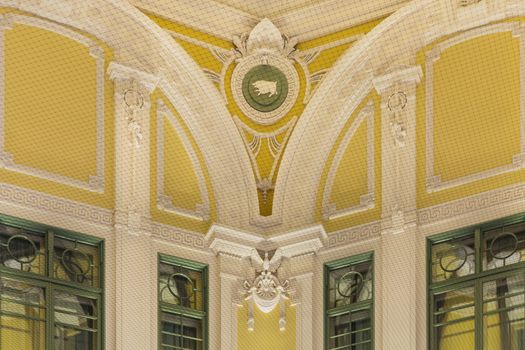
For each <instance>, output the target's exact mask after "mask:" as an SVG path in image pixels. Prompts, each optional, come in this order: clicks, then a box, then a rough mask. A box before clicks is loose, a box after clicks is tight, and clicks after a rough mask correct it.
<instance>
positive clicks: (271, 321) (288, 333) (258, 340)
mask: <svg viewBox="0 0 525 350" xmlns="http://www.w3.org/2000/svg"><path fill="white" fill-rule="evenodd" d="M237 322H238V324H237V335H238V336H237V348H238V349H239V350H267V349H272V350H293V349H295V348H296V344H295V341H296V340H295V339H296V327H295V325H296V309H295V307H293V306H290V303H289V302H287V306H286V328H285V330H282V331H281V330H280V329H279V305H277V306H276V307H275V309H273V310H272V312H270V313H268V314H266V313H264V312H262V311H260V310H259V309H258V308H257V307H254V322H255V326H254V330H253V331H249V330H248V326H247V322H248V306H247V305H246V303H245V305H244V306H243V307H242V308H239V309H238V311H237Z"/></svg>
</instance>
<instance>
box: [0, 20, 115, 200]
mask: <svg viewBox="0 0 525 350" xmlns="http://www.w3.org/2000/svg"><path fill="white" fill-rule="evenodd" d="M0 21H2V27H1V28H0V79H1V83H0V84H2V86H1V89H0V168H4V169H7V170H11V171H14V172H19V173H22V174H25V175H29V176H34V177H38V178H41V179H45V180H48V181H52V182H56V183H60V184H63V185H66V186H72V187H77V188H80V189H83V190H88V191H92V192H97V193H104V160H105V159H104V148H105V143H104V84H105V81H104V50H103V49H102V48H101V47H100V46H98V44H97V43H96V42H95V41H93V40H91V39H89V38H87V37H85V36H83V35H81V34H79V33H77V32H75V31H73V30H71V29H68V28H66V27H64V26H61V25H59V24H56V23H54V22H50V21H46V20H43V19H40V18H36V17H28V16H22V15H17V14H11V13H8V14H5V15H3V16H0ZM14 24H23V25H27V26H32V27H36V28H40V29H43V30H47V31H50V32H53V33H55V34H58V35H61V36H65V37H67V38H69V39H71V40H74V41H76V42H78V43H80V44H82V45H84V46H86V47H87V48H89V54H90V55H91V57H93V58H94V59H95V62H96V72H95V74H96V102H95V103H96V174H95V175H91V176H89V178H88V179H87V180H86V181H82V180H78V179H75V178H71V177H68V176H64V175H59V174H56V173H52V172H49V171H46V170H42V169H37V168H33V167H30V166H27V165H22V164H17V163H16V161H15V156H16V155H13V154H10V153H8V152H6V150H5V138H6V135H5V133H6V130H5V126H4V123H5V86H4V84H5V80H4V78H5V72H4V65H5V47H4V30H6V29H9V28H12V26H13V25H14Z"/></svg>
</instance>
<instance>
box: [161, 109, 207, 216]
mask: <svg viewBox="0 0 525 350" xmlns="http://www.w3.org/2000/svg"><path fill="white" fill-rule="evenodd" d="M198 181H199V180H198V179H197V174H196V173H195V170H194V168H193V164H192V162H191V158H190V155H189V154H188V151H187V150H186V148H185V146H184V144H183V143H182V140H181V139H180V137H179V135H178V134H177V132H176V131H175V128H174V127H173V125H172V124H171V123H170V121H169V120H168V119H167V118H164V192H165V194H166V195H168V196H169V197H170V198H171V199H172V202H173V205H174V206H175V207H177V208H183V209H187V210H195V206H196V205H197V204H200V203H201V202H202V200H201V194H200V190H199V182H198Z"/></svg>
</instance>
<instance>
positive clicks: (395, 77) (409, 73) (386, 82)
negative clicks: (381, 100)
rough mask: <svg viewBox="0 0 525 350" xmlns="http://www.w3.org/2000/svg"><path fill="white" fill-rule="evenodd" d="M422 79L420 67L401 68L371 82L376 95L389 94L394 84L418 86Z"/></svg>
mask: <svg viewBox="0 0 525 350" xmlns="http://www.w3.org/2000/svg"><path fill="white" fill-rule="evenodd" d="M422 77H423V70H422V69H421V66H403V67H400V68H398V69H395V70H394V71H391V72H388V73H387V74H384V75H381V76H378V77H376V78H374V79H373V80H372V83H373V85H374V88H375V89H376V91H377V93H378V94H380V95H382V94H384V93H386V92H389V90H390V89H392V87H394V86H395V85H396V84H419V82H420V81H421V78H422Z"/></svg>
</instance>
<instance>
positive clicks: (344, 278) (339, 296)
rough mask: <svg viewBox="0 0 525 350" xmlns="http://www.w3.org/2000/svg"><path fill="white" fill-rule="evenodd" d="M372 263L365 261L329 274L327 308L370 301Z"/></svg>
mask: <svg viewBox="0 0 525 350" xmlns="http://www.w3.org/2000/svg"><path fill="white" fill-rule="evenodd" d="M372 281H373V276H372V262H371V261H365V262H362V263H358V264H355V265H351V266H347V267H343V268H340V269H337V270H333V271H330V273H329V282H328V285H329V290H328V293H329V305H328V307H329V308H335V307H339V306H343V305H350V304H354V303H357V302H359V301H364V300H370V299H372V294H373V293H372Z"/></svg>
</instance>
